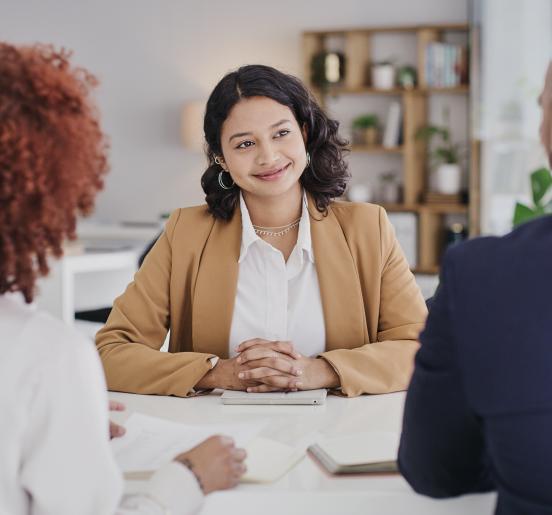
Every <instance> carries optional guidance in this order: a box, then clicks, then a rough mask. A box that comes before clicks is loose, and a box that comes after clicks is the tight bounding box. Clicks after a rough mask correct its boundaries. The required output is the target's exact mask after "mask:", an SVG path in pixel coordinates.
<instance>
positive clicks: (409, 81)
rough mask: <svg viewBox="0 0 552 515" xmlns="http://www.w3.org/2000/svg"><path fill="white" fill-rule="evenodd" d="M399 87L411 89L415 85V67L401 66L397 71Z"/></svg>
mask: <svg viewBox="0 0 552 515" xmlns="http://www.w3.org/2000/svg"><path fill="white" fill-rule="evenodd" d="M397 81H398V83H399V85H400V86H401V88H404V89H413V88H414V87H415V86H416V69H415V68H414V67H413V66H401V67H400V68H399V71H398V73H397Z"/></svg>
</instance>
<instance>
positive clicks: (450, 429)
mask: <svg viewBox="0 0 552 515" xmlns="http://www.w3.org/2000/svg"><path fill="white" fill-rule="evenodd" d="M421 344H422V345H421V347H420V350H419V351H418V353H417V355H416V367H415V371H414V375H413V377H412V381H411V384H410V387H409V389H408V394H407V398H406V405H405V412H404V420H403V433H402V437H401V445H400V451H399V466H400V470H401V472H402V474H403V475H404V476H405V478H406V479H407V481H408V482H409V483H410V484H411V486H412V487H413V488H414V490H416V491H417V492H419V493H422V494H425V495H430V496H432V497H448V496H456V495H460V494H464V493H470V492H481V491H487V490H493V489H496V490H497V491H498V502H497V508H496V513H498V514H501V515H506V514H508V515H510V514H512V515H513V514H533V513H534V514H540V513H552V216H546V217H543V218H540V219H537V220H535V221H533V222H530V223H527V224H525V225H523V226H522V227H520V228H518V229H516V230H515V231H513V232H512V233H510V234H508V235H507V236H504V237H501V238H497V237H492V238H478V239H474V240H471V241H469V242H467V243H465V244H461V245H458V246H455V247H453V248H451V249H449V251H448V252H447V253H446V256H445V259H444V262H443V267H442V274H441V284H440V285H439V288H438V290H437V293H436V295H435V298H434V301H433V304H432V306H431V310H430V314H429V317H428V320H427V325H426V328H425V330H424V331H423V332H422V335H421Z"/></svg>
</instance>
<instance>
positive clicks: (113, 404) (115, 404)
mask: <svg viewBox="0 0 552 515" xmlns="http://www.w3.org/2000/svg"><path fill="white" fill-rule="evenodd" d="M124 410H125V405H124V404H123V403H122V402H119V401H109V411H124Z"/></svg>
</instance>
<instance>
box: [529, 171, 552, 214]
mask: <svg viewBox="0 0 552 515" xmlns="http://www.w3.org/2000/svg"><path fill="white" fill-rule="evenodd" d="M550 186H552V175H551V174H550V170H547V169H546V168H539V169H538V170H535V171H534V172H533V173H532V174H531V190H532V192H533V202H534V203H535V205H537V206H538V205H539V203H540V201H541V200H542V198H543V197H544V196H545V195H546V192H547V191H548V189H549V188H550Z"/></svg>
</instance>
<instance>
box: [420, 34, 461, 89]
mask: <svg viewBox="0 0 552 515" xmlns="http://www.w3.org/2000/svg"><path fill="white" fill-rule="evenodd" d="M425 65H426V69H425V72H426V73H425V76H426V86H427V87H433V88H454V87H457V86H460V85H462V84H467V83H468V52H467V49H466V47H465V46H462V45H452V44H449V43H440V42H432V43H429V44H428V45H427V46H426V49H425Z"/></svg>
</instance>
